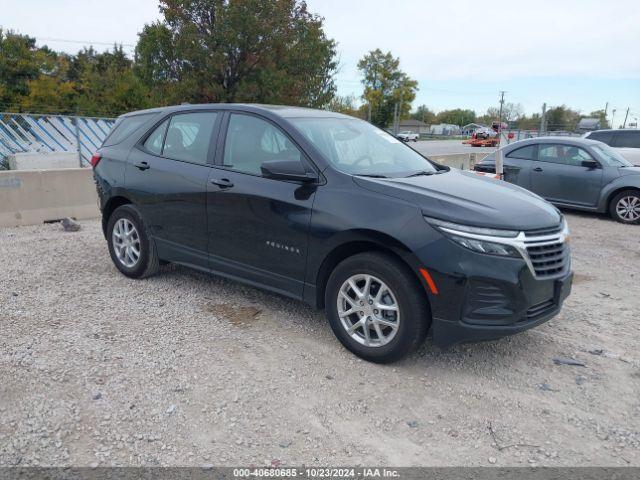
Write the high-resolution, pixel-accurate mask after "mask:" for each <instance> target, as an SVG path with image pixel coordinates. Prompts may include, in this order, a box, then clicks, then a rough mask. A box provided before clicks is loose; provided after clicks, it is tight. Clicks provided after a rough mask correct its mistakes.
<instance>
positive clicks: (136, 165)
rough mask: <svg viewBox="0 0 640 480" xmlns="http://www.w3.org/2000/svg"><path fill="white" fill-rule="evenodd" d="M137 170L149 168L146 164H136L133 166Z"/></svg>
mask: <svg viewBox="0 0 640 480" xmlns="http://www.w3.org/2000/svg"><path fill="white" fill-rule="evenodd" d="M133 166H134V167H136V168H137V169H138V170H149V169H150V168H151V166H150V165H149V164H148V163H147V162H138V163H134V164H133Z"/></svg>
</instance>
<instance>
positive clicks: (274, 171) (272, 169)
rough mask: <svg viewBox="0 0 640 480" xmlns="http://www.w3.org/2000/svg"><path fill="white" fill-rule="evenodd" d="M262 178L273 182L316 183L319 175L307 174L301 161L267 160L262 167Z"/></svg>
mask: <svg viewBox="0 0 640 480" xmlns="http://www.w3.org/2000/svg"><path fill="white" fill-rule="evenodd" d="M260 170H261V171H262V176H263V177H265V178H271V179H273V180H292V181H297V182H305V183H306V182H315V181H317V180H318V175H316V174H315V172H313V173H312V172H307V170H305V168H304V165H303V164H302V162H300V161H299V160H267V161H266V162H262V165H261V166H260Z"/></svg>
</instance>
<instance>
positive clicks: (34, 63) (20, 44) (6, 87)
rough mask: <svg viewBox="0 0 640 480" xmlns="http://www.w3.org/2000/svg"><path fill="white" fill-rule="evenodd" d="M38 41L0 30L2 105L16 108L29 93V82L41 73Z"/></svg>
mask: <svg viewBox="0 0 640 480" xmlns="http://www.w3.org/2000/svg"><path fill="white" fill-rule="evenodd" d="M37 57H38V49H37V48H36V39H35V38H32V37H29V36H27V35H19V34H17V33H14V32H12V31H8V32H6V33H5V32H4V31H3V30H2V29H1V28H0V103H2V107H3V109H11V108H16V107H17V105H18V104H19V103H20V98H21V97H22V96H24V95H27V94H28V93H29V81H30V80H34V79H36V78H37V77H38V75H39V73H40V69H39V65H38V58H37Z"/></svg>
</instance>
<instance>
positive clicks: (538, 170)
mask: <svg viewBox="0 0 640 480" xmlns="http://www.w3.org/2000/svg"><path fill="white" fill-rule="evenodd" d="M533 171H534V172H542V171H543V170H542V168H540V167H536V168H534V169H533Z"/></svg>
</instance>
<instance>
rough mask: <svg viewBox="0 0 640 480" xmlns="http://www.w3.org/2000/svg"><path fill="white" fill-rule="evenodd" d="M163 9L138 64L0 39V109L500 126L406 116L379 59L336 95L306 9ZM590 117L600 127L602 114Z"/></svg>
mask: <svg viewBox="0 0 640 480" xmlns="http://www.w3.org/2000/svg"><path fill="white" fill-rule="evenodd" d="M159 7H160V12H161V19H160V20H158V21H156V22H154V23H151V24H146V25H144V27H143V28H142V31H141V33H140V34H139V39H138V43H137V45H136V47H135V51H134V55H133V57H130V56H128V55H127V54H126V53H125V52H124V50H123V48H122V46H118V45H115V46H114V47H113V49H112V50H111V51H107V52H97V51H96V50H94V49H93V48H84V49H82V50H81V51H79V52H78V53H77V54H76V55H69V54H67V53H61V52H56V51H54V50H52V49H50V48H48V47H47V46H43V47H37V46H36V40H35V38H32V37H30V36H28V35H21V34H17V33H14V32H12V31H3V30H2V29H0V111H13V112H31V113H61V114H81V115H93V116H116V115H119V114H122V113H124V112H128V111H132V110H138V109H143V108H149V107H156V106H165V105H174V104H179V103H184V102H188V103H208V102H211V103H218V102H252V103H267V104H285V105H299V106H306V107H313V108H326V109H330V110H334V111H338V112H342V113H346V114H349V115H353V116H356V117H360V118H364V119H367V120H369V121H371V122H372V123H374V124H375V125H378V126H380V127H387V126H389V125H391V123H392V122H393V120H394V118H395V116H396V114H397V117H398V118H400V119H406V118H414V119H417V120H422V121H424V122H425V123H428V124H432V123H450V124H455V125H460V126H463V125H466V124H468V123H472V122H476V123H484V124H490V123H491V121H494V120H497V119H498V118H499V111H498V109H497V108H490V109H488V110H487V111H486V112H485V113H483V114H481V115H478V114H476V112H475V111H473V110H469V109H460V108H457V109H452V110H445V111H441V112H439V113H437V114H436V113H435V112H433V111H431V110H430V109H429V108H428V107H427V106H425V105H421V106H419V107H418V108H417V109H416V110H412V104H413V102H414V100H415V97H416V93H417V91H418V82H417V81H416V80H414V79H412V78H410V77H409V75H407V74H406V73H405V72H404V71H403V70H402V69H401V68H400V59H399V58H397V57H394V56H393V55H392V53H391V52H383V51H381V50H380V49H375V50H372V51H370V52H368V53H367V54H365V55H364V56H363V58H362V59H361V60H360V61H359V62H358V70H359V72H360V74H361V79H362V85H363V94H362V96H361V97H360V98H359V99H356V98H355V97H354V96H346V97H345V96H338V95H337V94H336V83H335V75H336V73H337V71H338V68H339V60H338V56H337V44H336V42H335V40H333V39H331V38H328V37H327V35H326V34H325V32H324V19H323V18H322V17H320V16H318V15H315V14H313V13H312V12H310V11H309V10H308V8H307V5H306V3H305V2H304V1H301V0H236V1H229V0H160V2H159ZM583 116H584V115H581V114H580V113H579V112H577V111H575V110H572V109H570V108H568V107H566V106H564V105H562V106H559V107H555V108H552V109H550V110H549V111H548V112H547V115H546V125H547V129H548V130H570V129H573V128H575V125H576V124H577V122H578V121H579V119H580V118H582V117H583ZM589 116H596V117H599V118H601V123H602V125H603V127H604V126H606V119H605V118H604V117H605V115H604V112H603V111H597V112H592V113H591V114H590V115H589ZM502 119H503V120H506V121H510V122H512V123H513V125H514V126H516V127H517V128H522V129H536V128H538V127H539V125H540V115H539V114H533V115H530V116H526V115H524V113H523V110H522V106H521V105H519V104H512V103H507V104H505V105H503V112H502Z"/></svg>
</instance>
